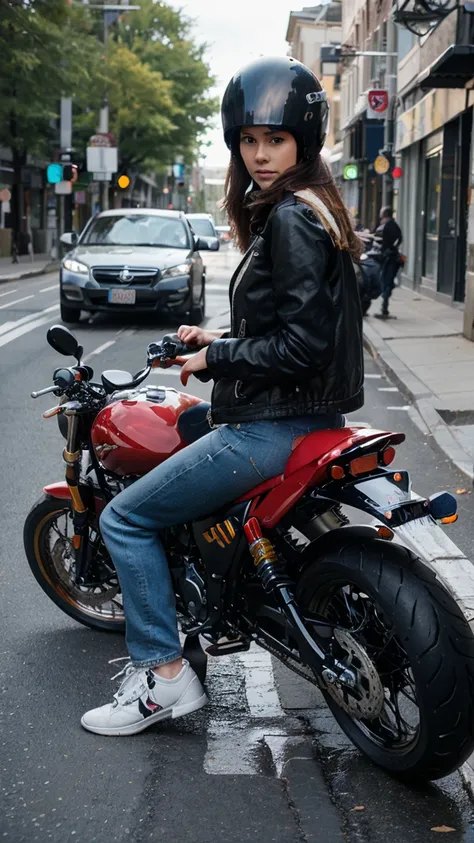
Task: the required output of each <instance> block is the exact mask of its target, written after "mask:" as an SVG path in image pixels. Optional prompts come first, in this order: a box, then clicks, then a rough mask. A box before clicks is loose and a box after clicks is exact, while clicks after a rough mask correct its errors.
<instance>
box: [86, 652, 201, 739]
mask: <svg viewBox="0 0 474 843" xmlns="http://www.w3.org/2000/svg"><path fill="white" fill-rule="evenodd" d="M116 661H119V659H117V660H116ZM121 675H124V679H123V680H122V683H121V685H120V688H119V690H118V691H117V693H116V694H114V698H115V701H114V702H113V703H108V705H102V706H101V707H100V708H93V709H91V710H90V711H86V713H85V714H84V716H83V717H82V719H81V724H82V726H84V729H87V730H88V731H89V732H95V733H96V734H97V735H135V734H136V733H137V732H142V731H143V730H144V729H147V728H148V726H151V725H152V724H153V723H156V722H157V721H158V720H166V719H167V718H168V717H172V718H175V717H182V716H183V715H184V714H190V713H191V711H197V710H198V709H199V708H202V707H203V706H204V705H206V703H207V702H208V698H207V694H206V692H205V690H204V688H203V686H202V685H201V683H200V681H199V679H198V678H197V676H196V674H195V673H194V670H193V669H192V667H191V665H190V664H189V662H188V661H186V659H183V667H182V669H181V671H180V673H178V675H177V676H176V677H175V678H174V679H163V678H162V677H161V676H158V675H157V674H156V673H155V672H154V671H153V670H149V669H146V668H137V667H134V666H133V665H132V664H130V663H129V664H127V665H126V666H125V667H124V669H123V670H121V671H120V673H118V674H117V675H116V676H114V677H112V678H113V679H116V678H117V676H121Z"/></svg>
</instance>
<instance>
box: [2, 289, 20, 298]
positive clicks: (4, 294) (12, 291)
mask: <svg viewBox="0 0 474 843" xmlns="http://www.w3.org/2000/svg"><path fill="white" fill-rule="evenodd" d="M17 290H18V287H15V289H14V290H8V292H6V293H0V298H1V297H2V296H11V295H12V293H16V292H17Z"/></svg>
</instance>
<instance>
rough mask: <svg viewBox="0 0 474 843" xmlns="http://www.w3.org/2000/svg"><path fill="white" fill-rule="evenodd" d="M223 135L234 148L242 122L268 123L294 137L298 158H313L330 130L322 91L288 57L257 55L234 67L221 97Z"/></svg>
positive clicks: (305, 70)
mask: <svg viewBox="0 0 474 843" xmlns="http://www.w3.org/2000/svg"><path fill="white" fill-rule="evenodd" d="M221 114H222V125H223V129H224V139H225V142H226V144H227V146H228V147H229V149H231V150H235V149H236V144H237V137H238V136H237V133H236V130H238V129H240V128H241V127H242V126H271V127H272V128H273V127H278V128H281V129H285V130H286V131H288V132H291V133H292V135H294V136H295V138H296V141H297V142H298V151H299V152H300V150H301V154H300V156H299V157H302V158H315V157H316V156H317V155H318V153H319V152H320V151H321V149H322V147H323V144H324V141H325V138H326V133H327V128H328V119H329V103H328V101H327V95H326V91H324V90H323V88H322V87H321V83H320V82H319V80H318V79H317V78H316V76H315V75H314V73H312V72H311V70H309V68H307V67H306V66H305V65H304V64H301V62H299V61H297V60H296V59H294V58H291V57H290V56H277V57H270V56H268V57H264V58H259V59H256V60H255V61H253V62H251V63H250V64H247V65H245V67H243V68H241V69H240V70H238V71H237V73H236V74H235V76H233V78H232V79H231V80H230V82H229V84H228V85H227V88H226V92H225V94H224V98H223V100H222V109H221Z"/></svg>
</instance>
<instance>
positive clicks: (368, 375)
mask: <svg viewBox="0 0 474 843" xmlns="http://www.w3.org/2000/svg"><path fill="white" fill-rule="evenodd" d="M365 377H366V378H374V379H375V378H376V379H377V380H380V378H381V377H382V375H371V374H368V373H367V374H366V375H365Z"/></svg>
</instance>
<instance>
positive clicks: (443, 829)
mask: <svg viewBox="0 0 474 843" xmlns="http://www.w3.org/2000/svg"><path fill="white" fill-rule="evenodd" d="M431 831H440V832H445V833H446V832H448V831H456V829H455V828H452V826H450V825H435V826H433V828H432V829H431Z"/></svg>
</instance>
